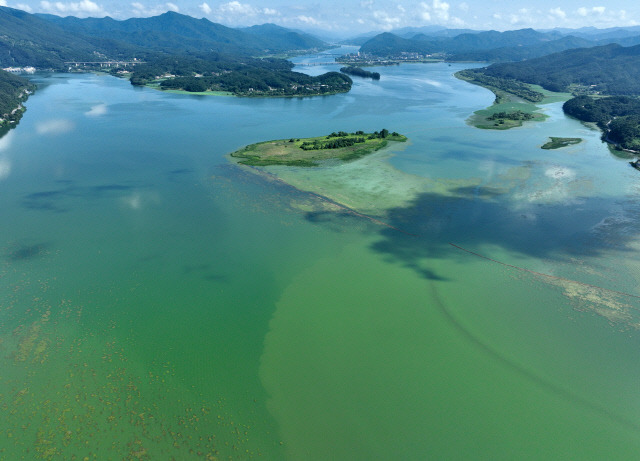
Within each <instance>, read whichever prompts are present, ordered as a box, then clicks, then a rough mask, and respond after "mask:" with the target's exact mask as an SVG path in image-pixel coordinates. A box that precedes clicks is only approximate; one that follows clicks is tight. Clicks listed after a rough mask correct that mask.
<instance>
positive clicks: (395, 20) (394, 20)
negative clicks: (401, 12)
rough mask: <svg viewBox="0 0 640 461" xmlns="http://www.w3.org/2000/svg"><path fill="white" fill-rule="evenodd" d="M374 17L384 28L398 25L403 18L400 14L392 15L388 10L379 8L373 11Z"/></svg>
mask: <svg viewBox="0 0 640 461" xmlns="http://www.w3.org/2000/svg"><path fill="white" fill-rule="evenodd" d="M373 19H374V20H375V21H376V23H377V24H378V26H379V27H382V29H383V30H391V29H393V28H395V27H398V26H399V25H400V24H401V23H402V20H401V18H399V17H398V16H390V15H389V14H388V13H387V12H386V11H383V10H377V11H374V12H373Z"/></svg>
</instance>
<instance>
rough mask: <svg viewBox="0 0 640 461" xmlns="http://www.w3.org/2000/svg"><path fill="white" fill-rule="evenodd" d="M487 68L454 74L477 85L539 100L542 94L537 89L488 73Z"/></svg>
mask: <svg viewBox="0 0 640 461" xmlns="http://www.w3.org/2000/svg"><path fill="white" fill-rule="evenodd" d="M487 69H489V68H484V69H467V70H462V71H460V72H458V73H457V74H456V75H458V76H459V77H461V78H463V79H465V80H469V81H471V82H473V83H476V84H478V85H482V86H486V87H488V88H492V89H497V90H502V91H506V92H508V93H511V94H514V95H516V96H519V97H521V98H522V99H525V100H527V101H530V102H540V101H542V100H543V99H544V95H543V94H542V93H540V92H539V91H535V90H532V89H531V88H529V86H528V85H526V84H525V83H522V82H520V81H518V80H515V79H513V78H503V77H498V76H494V75H489V74H488V73H487Z"/></svg>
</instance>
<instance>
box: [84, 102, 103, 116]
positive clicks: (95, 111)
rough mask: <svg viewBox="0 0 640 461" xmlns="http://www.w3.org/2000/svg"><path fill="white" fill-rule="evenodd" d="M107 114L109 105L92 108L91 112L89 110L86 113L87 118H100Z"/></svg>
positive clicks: (97, 105) (98, 105)
mask: <svg viewBox="0 0 640 461" xmlns="http://www.w3.org/2000/svg"><path fill="white" fill-rule="evenodd" d="M106 113H107V105H106V104H96V105H95V106H93V107H91V110H88V111H87V112H85V113H84V115H86V116H87V117H99V116H101V115H104V114H106Z"/></svg>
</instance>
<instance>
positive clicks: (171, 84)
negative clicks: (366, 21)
mask: <svg viewBox="0 0 640 461" xmlns="http://www.w3.org/2000/svg"><path fill="white" fill-rule="evenodd" d="M292 67H293V64H292V63H291V62H289V61H286V60H284V59H274V58H268V59H255V58H235V57H226V56H222V55H219V54H212V55H210V57H209V59H207V60H205V59H195V58H175V57H173V58H165V59H161V60H157V61H154V62H153V63H147V64H142V65H138V66H136V67H135V70H134V72H133V73H132V75H131V84H132V85H137V86H141V85H148V84H150V83H154V82H159V85H160V88H161V89H163V90H183V91H188V92H205V91H225V92H229V93H233V94H235V95H238V96H306V95H318V94H335V93H343V92H347V91H349V90H350V89H351V84H352V83H353V82H352V81H351V79H350V78H349V77H348V76H347V75H344V74H341V73H339V72H328V73H325V74H322V75H319V76H316V77H312V76H309V75H307V74H302V73H300V72H293V71H292V70H291V69H292ZM119 70H120V69H114V70H113V72H114V73H117V72H118V71H119Z"/></svg>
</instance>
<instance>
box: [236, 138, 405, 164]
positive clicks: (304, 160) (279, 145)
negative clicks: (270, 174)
mask: <svg viewBox="0 0 640 461" xmlns="http://www.w3.org/2000/svg"><path fill="white" fill-rule="evenodd" d="M406 140H407V137H406V136H403V135H401V134H398V133H396V132H392V133H390V132H389V130H387V129H383V130H381V131H379V132H378V131H375V132H373V133H365V132H364V131H356V132H354V133H347V132H344V131H339V132H337V133H335V132H334V133H331V134H329V135H326V136H319V137H312V138H290V139H280V140H276V141H265V142H259V143H256V144H250V145H248V146H246V147H243V148H242V149H239V150H237V151H235V152H233V153H232V154H231V157H234V158H236V159H240V160H239V161H238V163H241V164H243V165H251V166H270V165H287V166H304V167H311V166H318V165H319V162H321V161H325V160H341V161H350V160H355V159H358V158H361V157H364V156H365V155H367V154H370V153H372V152H376V151H378V150H380V149H382V148H383V147H386V146H387V145H388V144H389V142H405V141H406Z"/></svg>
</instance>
